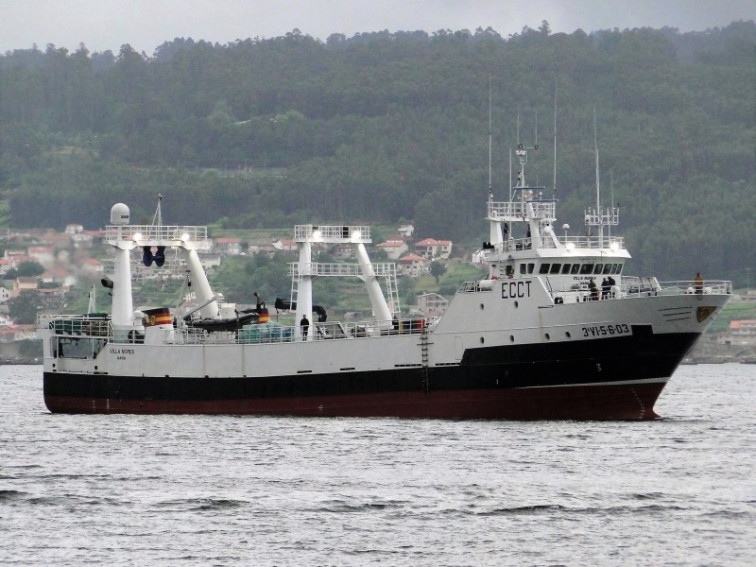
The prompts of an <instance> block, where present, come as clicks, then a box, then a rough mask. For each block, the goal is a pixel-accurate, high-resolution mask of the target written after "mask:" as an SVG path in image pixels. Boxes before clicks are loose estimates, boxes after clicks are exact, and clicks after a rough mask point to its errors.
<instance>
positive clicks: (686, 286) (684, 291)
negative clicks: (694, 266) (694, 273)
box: [659, 280, 732, 295]
mask: <svg viewBox="0 0 756 567" xmlns="http://www.w3.org/2000/svg"><path fill="white" fill-rule="evenodd" d="M659 287H660V289H659V294H660V295H695V294H699V295H732V282H731V281H729V280H702V281H701V282H696V281H695V280H676V281H665V282H659Z"/></svg>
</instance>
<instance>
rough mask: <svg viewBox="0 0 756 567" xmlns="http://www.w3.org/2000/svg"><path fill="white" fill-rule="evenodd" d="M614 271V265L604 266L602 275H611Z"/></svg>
mask: <svg viewBox="0 0 756 567" xmlns="http://www.w3.org/2000/svg"><path fill="white" fill-rule="evenodd" d="M613 269H614V264H604V273H605V274H611V273H612V270H613Z"/></svg>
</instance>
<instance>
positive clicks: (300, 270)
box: [289, 262, 396, 278]
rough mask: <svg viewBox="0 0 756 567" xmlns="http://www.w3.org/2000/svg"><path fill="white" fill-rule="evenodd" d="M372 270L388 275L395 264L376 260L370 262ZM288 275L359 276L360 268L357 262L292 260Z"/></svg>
mask: <svg viewBox="0 0 756 567" xmlns="http://www.w3.org/2000/svg"><path fill="white" fill-rule="evenodd" d="M372 266H373V271H374V272H375V275H376V276H377V277H379V278H380V277H388V276H390V275H392V274H395V273H396V265H395V264H393V263H391V262H377V263H375V264H372ZM289 275H290V276H293V277H296V276H331V277H347V276H361V275H362V269H361V268H360V265H359V264H350V263H343V262H342V263H338V262H311V263H309V264H300V263H299V262H292V263H291V264H289Z"/></svg>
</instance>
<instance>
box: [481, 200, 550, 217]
mask: <svg viewBox="0 0 756 567" xmlns="http://www.w3.org/2000/svg"><path fill="white" fill-rule="evenodd" d="M528 217H529V218H537V219H554V218H556V202H554V201H489V203H488V218H489V219H491V220H501V221H518V220H519V221H522V220H525V219H526V218H528Z"/></svg>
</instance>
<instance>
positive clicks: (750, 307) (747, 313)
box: [708, 301, 756, 333]
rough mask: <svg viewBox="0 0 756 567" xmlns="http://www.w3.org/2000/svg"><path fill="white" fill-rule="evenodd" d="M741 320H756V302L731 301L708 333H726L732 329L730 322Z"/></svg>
mask: <svg viewBox="0 0 756 567" xmlns="http://www.w3.org/2000/svg"><path fill="white" fill-rule="evenodd" d="M739 319H756V302H751V301H748V302H745V301H730V302H729V303H728V304H727V305H725V306H724V308H723V309H722V312H721V313H720V314H719V316H718V317H717V319H716V321H714V323H713V324H712V325H711V327H709V331H708V332H710V333H717V332H720V331H726V330H727V329H729V327H730V321H735V320H739Z"/></svg>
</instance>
